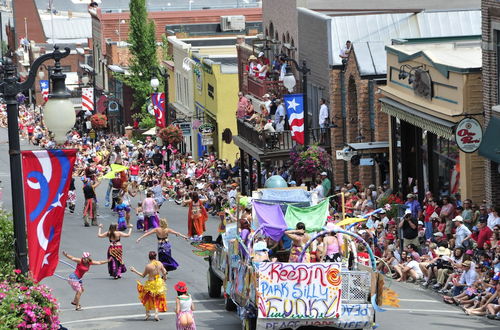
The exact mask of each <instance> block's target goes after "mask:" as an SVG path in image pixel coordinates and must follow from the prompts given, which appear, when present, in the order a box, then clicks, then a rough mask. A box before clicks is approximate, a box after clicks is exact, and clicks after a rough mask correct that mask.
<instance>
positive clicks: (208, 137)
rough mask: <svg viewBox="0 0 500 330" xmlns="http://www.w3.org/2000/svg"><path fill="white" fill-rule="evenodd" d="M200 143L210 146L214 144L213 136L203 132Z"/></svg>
mask: <svg viewBox="0 0 500 330" xmlns="http://www.w3.org/2000/svg"><path fill="white" fill-rule="evenodd" d="M201 144H202V145H204V146H211V145H213V144H214V138H213V137H212V135H205V134H203V135H202V136H201Z"/></svg>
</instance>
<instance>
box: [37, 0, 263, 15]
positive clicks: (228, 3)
mask: <svg viewBox="0 0 500 330" xmlns="http://www.w3.org/2000/svg"><path fill="white" fill-rule="evenodd" d="M52 1H53V8H54V9H56V10H59V11H61V10H70V11H74V12H87V8H88V3H89V1H88V0H87V1H84V0H52ZM35 2H36V5H37V7H38V9H40V10H45V9H47V7H48V6H47V3H48V1H47V0H35ZM97 2H98V3H99V8H101V9H103V10H115V11H118V10H128V9H129V1H123V0H100V1H97ZM146 3H147V8H148V11H173V10H186V9H189V1H188V0H168V1H166V0H148V1H146ZM169 4H170V5H169ZM258 6H259V4H258V3H257V2H255V1H248V3H247V2H246V1H241V0H239V1H238V0H196V1H194V2H192V3H191V9H204V8H237V7H238V8H252V7H253V8H255V7H258Z"/></svg>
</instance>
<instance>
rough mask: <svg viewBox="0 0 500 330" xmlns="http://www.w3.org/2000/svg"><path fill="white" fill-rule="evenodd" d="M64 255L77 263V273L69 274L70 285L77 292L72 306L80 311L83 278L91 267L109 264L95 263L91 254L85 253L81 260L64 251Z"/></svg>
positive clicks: (103, 262) (105, 261)
mask: <svg viewBox="0 0 500 330" xmlns="http://www.w3.org/2000/svg"><path fill="white" fill-rule="evenodd" d="M63 255H64V256H65V257H66V258H68V259H69V260H71V261H74V262H76V263H77V265H76V268H75V271H74V272H73V273H71V274H69V279H68V281H69V285H71V287H72V288H73V290H75V291H76V294H75V298H74V299H73V301H72V302H71V304H72V305H75V306H76V308H75V309H76V310H77V311H79V310H81V309H82V306H80V297H81V296H82V293H83V291H84V290H83V282H82V277H83V275H85V273H86V272H88V270H89V268H90V265H102V264H105V263H107V262H108V261H107V260H103V261H93V260H92V259H90V253H88V252H83V255H82V257H81V258H75V257H73V256H70V255H69V254H67V253H66V252H64V251H63Z"/></svg>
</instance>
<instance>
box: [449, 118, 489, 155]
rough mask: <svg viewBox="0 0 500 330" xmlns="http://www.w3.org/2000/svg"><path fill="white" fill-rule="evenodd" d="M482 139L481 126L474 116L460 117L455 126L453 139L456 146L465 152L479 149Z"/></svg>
mask: <svg viewBox="0 0 500 330" xmlns="http://www.w3.org/2000/svg"><path fill="white" fill-rule="evenodd" d="M482 140H483V128H482V127H481V124H480V123H479V122H478V121H477V120H476V119H474V118H464V119H462V120H461V121H460V122H459V123H458V124H457V127H456V128H455V141H456V142H457V145H458V148H460V150H462V151H463V152H466V153H471V152H474V151H476V150H477V149H479V146H480V145H481V141H482Z"/></svg>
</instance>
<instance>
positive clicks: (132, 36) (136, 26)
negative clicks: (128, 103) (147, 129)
mask: <svg viewBox="0 0 500 330" xmlns="http://www.w3.org/2000/svg"><path fill="white" fill-rule="evenodd" d="M129 9H130V23H129V24H130V29H129V31H130V32H129V38H128V43H129V50H130V65H129V72H130V74H129V75H123V74H117V75H116V77H117V79H119V80H121V81H123V82H124V83H125V84H127V85H128V86H130V87H131V88H132V90H133V99H134V102H133V104H132V107H133V108H134V109H136V111H138V112H140V114H141V118H144V117H145V116H150V115H149V114H148V113H147V108H146V105H147V101H148V99H149V97H150V95H151V93H152V92H153V91H152V88H151V85H150V81H151V78H152V77H153V76H157V68H158V57H157V55H156V26H155V23H154V21H152V20H150V19H148V13H147V10H146V0H130V4H129ZM158 79H161V77H158ZM160 81H161V80H160Z"/></svg>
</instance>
